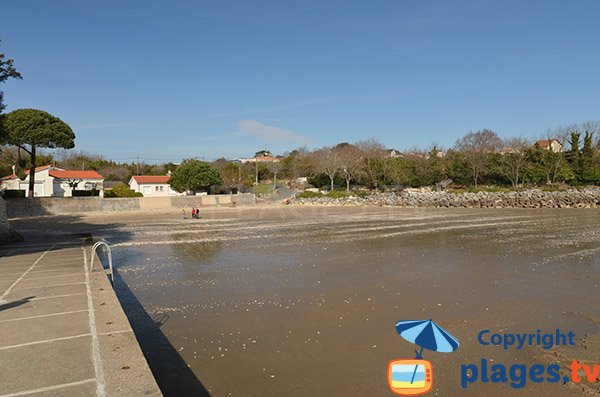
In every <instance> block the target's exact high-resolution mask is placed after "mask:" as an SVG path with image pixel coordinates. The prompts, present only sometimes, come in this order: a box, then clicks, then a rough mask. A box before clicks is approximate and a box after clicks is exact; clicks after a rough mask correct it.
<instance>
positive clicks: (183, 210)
mask: <svg viewBox="0 0 600 397" xmlns="http://www.w3.org/2000/svg"><path fill="white" fill-rule="evenodd" d="M181 212H182V213H183V219H186V216H185V209H182V210H181Z"/></svg>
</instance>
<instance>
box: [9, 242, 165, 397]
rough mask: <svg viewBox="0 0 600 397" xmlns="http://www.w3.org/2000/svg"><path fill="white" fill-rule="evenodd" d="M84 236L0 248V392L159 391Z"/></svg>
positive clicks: (85, 393) (91, 393)
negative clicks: (92, 258)
mask: <svg viewBox="0 0 600 397" xmlns="http://www.w3.org/2000/svg"><path fill="white" fill-rule="evenodd" d="M90 249H91V247H90V246H89V245H87V246H83V244H82V240H73V241H70V242H64V241H59V242H57V243H48V244H39V245H32V244H25V243H20V244H17V245H14V246H12V247H8V248H4V249H2V250H1V251H0V256H1V257H0V397H8V396H25V395H35V396H36V397H38V396H63V395H68V396H99V397H103V396H136V395H144V396H160V395H161V393H160V390H159V388H158V386H157V384H156V382H155V380H154V377H153V376H152V373H151V372H150V369H149V368H148V364H147V363H146V360H145V358H144V356H143V354H142V352H141V350H140V348H139V345H138V343H137V341H136V339H135V335H134V334H133V331H132V329H131V327H130V325H129V322H128V321H127V318H126V317H125V314H124V313H123V310H122V308H121V306H120V304H119V302H118V300H117V298H116V296H115V293H114V291H113V290H112V287H111V286H110V283H109V281H108V278H107V277H106V275H105V274H104V272H103V271H102V270H101V269H100V266H99V265H98V264H99V262H98V261H96V263H95V264H94V266H95V269H94V271H90V270H89V264H90Z"/></svg>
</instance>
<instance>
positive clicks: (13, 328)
mask: <svg viewBox="0 0 600 397" xmlns="http://www.w3.org/2000/svg"><path fill="white" fill-rule="evenodd" d="M23 330H27V332H23ZM89 332H90V321H89V318H88V313H87V312H79V313H71V314H65V315H63V316H60V317H58V316H57V317H42V318H33V319H28V320H20V321H5V322H2V323H0V335H2V339H0V350H2V349H5V348H6V347H7V346H14V345H19V344H23V343H32V342H36V341H43V340H49V339H57V338H64V337H69V336H76V335H82V334H89Z"/></svg>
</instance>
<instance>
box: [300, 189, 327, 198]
mask: <svg viewBox="0 0 600 397" xmlns="http://www.w3.org/2000/svg"><path fill="white" fill-rule="evenodd" d="M296 197H298V198H313V197H323V195H322V194H321V193H319V192H311V191H310V190H305V191H303V192H302V193H300V194H299V195H297V196H296Z"/></svg>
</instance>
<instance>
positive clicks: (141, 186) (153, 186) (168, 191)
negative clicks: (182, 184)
mask: <svg viewBox="0 0 600 397" xmlns="http://www.w3.org/2000/svg"><path fill="white" fill-rule="evenodd" d="M170 178H171V175H170V173H169V174H168V175H135V176H132V177H131V179H130V180H129V188H130V189H131V190H133V191H134V192H138V193H142V194H143V195H144V197H165V196H183V195H184V194H185V193H179V192H177V191H175V190H173V189H172V188H171V185H169V179H170Z"/></svg>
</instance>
